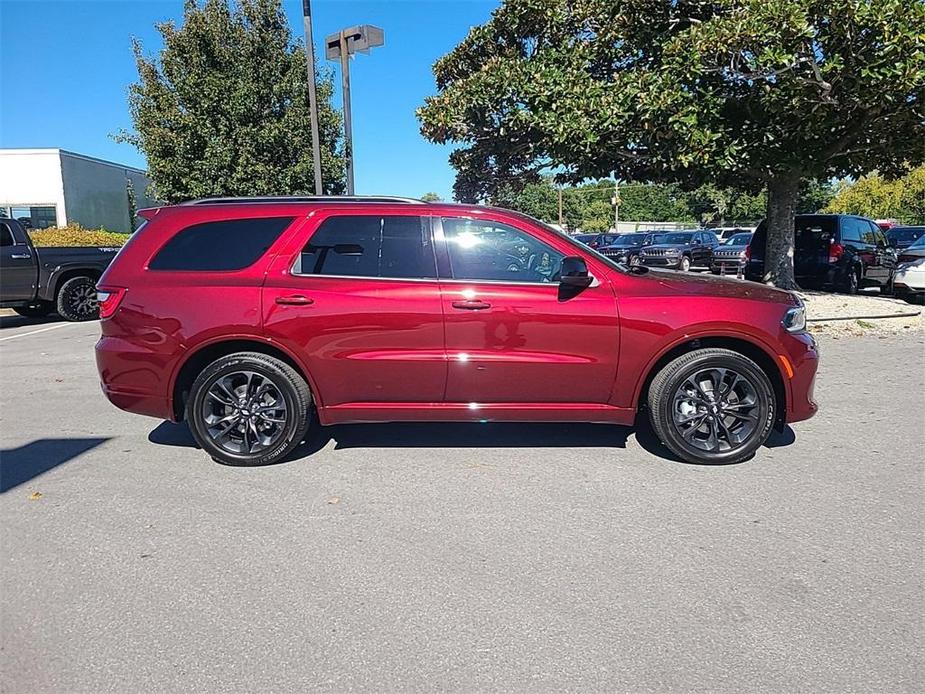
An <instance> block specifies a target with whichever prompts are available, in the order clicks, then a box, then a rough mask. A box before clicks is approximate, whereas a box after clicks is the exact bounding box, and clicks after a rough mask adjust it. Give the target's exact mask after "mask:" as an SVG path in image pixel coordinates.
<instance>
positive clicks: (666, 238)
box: [652, 232, 694, 246]
mask: <svg viewBox="0 0 925 694" xmlns="http://www.w3.org/2000/svg"><path fill="white" fill-rule="evenodd" d="M693 240H694V235H693V234H689V233H688V234H685V233H683V232H682V233H678V234H655V236H654V237H653V239H652V243H670V244H673V245H679V246H683V245H690V244H691V242H692V241H693Z"/></svg>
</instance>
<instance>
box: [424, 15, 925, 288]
mask: <svg viewBox="0 0 925 694" xmlns="http://www.w3.org/2000/svg"><path fill="white" fill-rule="evenodd" d="M434 73H435V76H436V80H437V88H438V94H436V95H435V96H432V97H429V98H428V99H427V100H426V102H425V104H424V106H423V107H422V108H421V109H419V112H418V114H419V118H420V120H421V123H422V132H423V134H424V135H425V136H426V137H427V138H429V139H431V140H432V141H434V142H439V143H447V142H455V143H460V144H461V145H462V146H461V147H460V148H459V149H457V150H455V151H454V152H453V154H452V155H451V163H452V164H453V166H454V167H455V168H456V169H457V180H456V185H455V193H456V195H457V197H459V198H460V199H463V200H475V199H482V198H485V197H488V196H490V195H491V194H492V193H493V191H495V190H496V189H498V188H499V187H502V186H508V187H511V186H514V187H516V186H518V185H520V184H521V182H524V181H530V180H536V179H537V177H538V176H540V175H541V174H542V173H543V172H554V173H555V174H556V175H557V176H558V177H559V179H560V180H571V181H580V180H584V179H587V178H602V177H604V176H607V175H609V174H610V173H611V172H615V173H616V175H617V176H618V177H620V178H621V179H628V180H632V181H639V180H643V181H648V180H665V181H678V182H681V183H683V184H684V185H685V186H687V187H690V188H694V187H697V186H699V185H702V184H712V185H715V186H718V187H719V188H725V187H728V186H733V187H735V188H738V189H740V190H744V191H748V192H752V193H758V192H759V191H761V190H762V189H765V188H767V190H768V207H767V212H768V217H769V246H768V267H767V270H768V280H769V281H774V282H776V283H778V284H779V285H781V286H793V273H792V262H791V260H790V255H791V252H792V247H793V221H792V216H793V212H794V209H795V205H796V200H797V196H798V194H799V187H800V181H801V180H804V179H819V180H826V179H829V178H832V177H842V176H848V175H852V176H854V175H860V174H863V173H865V172H868V171H870V170H872V169H878V170H880V171H881V172H882V173H883V174H884V175H888V176H889V175H897V174H899V173H900V172H901V170H902V167H903V166H904V165H905V164H918V163H921V162H922V161H925V3H922V2H918V1H913V2H908V0H834V1H833V0H714V1H712V2H704V1H703V0H623V1H622V2H613V1H612V0H581V1H580V2H574V1H572V0H506V1H505V2H504V3H503V4H502V6H501V7H500V8H499V9H497V10H496V11H495V12H494V13H493V15H492V18H491V19H490V20H489V21H488V22H487V23H486V24H484V25H482V26H478V27H475V28H474V29H472V30H471V31H470V33H469V35H468V36H467V37H466V38H465V39H464V40H463V41H462V43H460V44H459V45H458V46H457V47H456V48H455V49H454V50H453V51H452V52H450V53H449V54H448V55H446V56H444V57H443V58H441V59H440V60H438V61H437V63H436V65H435V66H434Z"/></svg>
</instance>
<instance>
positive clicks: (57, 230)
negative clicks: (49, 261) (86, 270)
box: [29, 224, 130, 247]
mask: <svg viewBox="0 0 925 694" xmlns="http://www.w3.org/2000/svg"><path fill="white" fill-rule="evenodd" d="M29 236H30V237H31V238H32V243H33V244H35V245H36V246H39V247H47V246H122V245H123V244H124V243H125V242H126V241H128V239H129V236H130V234H120V233H119V232H117V231H106V230H105V229H84V228H83V227H82V226H80V225H79V224H68V225H67V226H66V227H49V228H48V229H29Z"/></svg>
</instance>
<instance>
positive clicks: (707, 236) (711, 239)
mask: <svg viewBox="0 0 925 694" xmlns="http://www.w3.org/2000/svg"><path fill="white" fill-rule="evenodd" d="M703 242H704V243H708V244H718V243H719V238H718V237H717V236H716V234H714V233H713V232H712V231H707V232H704V234H703Z"/></svg>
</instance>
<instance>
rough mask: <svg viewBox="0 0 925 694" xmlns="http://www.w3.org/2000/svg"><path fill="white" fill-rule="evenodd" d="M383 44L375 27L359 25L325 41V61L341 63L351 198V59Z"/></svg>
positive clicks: (341, 31)
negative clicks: (338, 61) (354, 55)
mask: <svg viewBox="0 0 925 694" xmlns="http://www.w3.org/2000/svg"><path fill="white" fill-rule="evenodd" d="M384 43H385V35H384V33H383V31H382V29H380V28H379V27H377V26H373V25H372V24H361V25H359V26H355V27H350V28H348V29H341V30H340V31H338V32H337V33H336V34H329V35H328V36H327V38H325V40H324V57H325V58H327V59H328V60H340V72H341V91H342V92H343V97H344V149H345V154H346V156H347V195H353V123H352V120H351V118H350V56H351V55H353V54H355V53H369V51H370V50H371V49H373V48H376V47H377V46H382V45H383V44H384Z"/></svg>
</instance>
